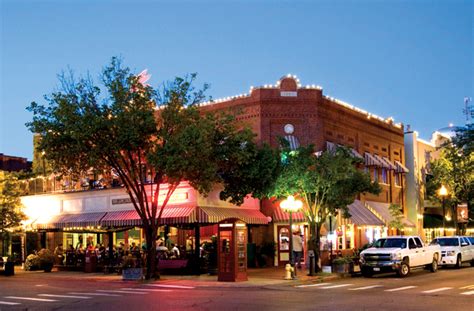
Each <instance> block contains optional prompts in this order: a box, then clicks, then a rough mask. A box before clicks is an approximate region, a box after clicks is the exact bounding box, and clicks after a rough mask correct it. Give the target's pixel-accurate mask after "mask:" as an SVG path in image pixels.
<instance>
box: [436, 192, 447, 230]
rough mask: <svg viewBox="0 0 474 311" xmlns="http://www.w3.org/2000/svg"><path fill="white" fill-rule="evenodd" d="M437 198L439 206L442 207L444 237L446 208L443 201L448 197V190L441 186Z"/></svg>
mask: <svg viewBox="0 0 474 311" xmlns="http://www.w3.org/2000/svg"><path fill="white" fill-rule="evenodd" d="M438 194H439V196H440V197H441V205H442V207H443V235H444V236H446V206H445V199H446V196H447V195H448V189H446V187H445V186H444V185H441V188H440V189H439V191H438Z"/></svg>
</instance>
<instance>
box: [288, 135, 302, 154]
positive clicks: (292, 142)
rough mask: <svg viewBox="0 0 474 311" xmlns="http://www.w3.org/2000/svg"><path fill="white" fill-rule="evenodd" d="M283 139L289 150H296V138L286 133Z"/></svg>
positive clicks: (298, 144) (297, 144) (297, 145)
mask: <svg viewBox="0 0 474 311" xmlns="http://www.w3.org/2000/svg"><path fill="white" fill-rule="evenodd" d="M285 139H286V141H287V142H288V143H289V144H290V150H296V149H298V147H299V146H300V143H299V141H298V138H296V137H295V136H293V135H286V136H285Z"/></svg>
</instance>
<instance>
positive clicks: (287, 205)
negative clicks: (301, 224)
mask: <svg viewBox="0 0 474 311" xmlns="http://www.w3.org/2000/svg"><path fill="white" fill-rule="evenodd" d="M301 207H303V202H301V201H300V200H295V197H294V196H292V195H290V196H288V198H286V200H283V201H281V202H280V208H281V209H282V210H283V211H285V212H287V213H289V214H290V265H291V266H292V267H293V212H296V211H298V210H299V209H300V208H301ZM293 271H294V276H296V270H295V269H293Z"/></svg>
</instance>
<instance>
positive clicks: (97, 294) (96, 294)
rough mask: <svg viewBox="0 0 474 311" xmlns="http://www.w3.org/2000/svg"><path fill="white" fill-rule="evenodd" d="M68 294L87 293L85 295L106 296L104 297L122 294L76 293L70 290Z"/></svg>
mask: <svg viewBox="0 0 474 311" xmlns="http://www.w3.org/2000/svg"><path fill="white" fill-rule="evenodd" d="M68 294H72V295H87V296H106V297H121V296H122V295H117V294H106V293H77V292H71V293H68Z"/></svg>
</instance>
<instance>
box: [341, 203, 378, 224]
mask: <svg viewBox="0 0 474 311" xmlns="http://www.w3.org/2000/svg"><path fill="white" fill-rule="evenodd" d="M347 207H348V208H349V213H350V214H351V218H349V221H350V222H352V223H353V224H355V225H357V226H384V225H385V223H384V222H383V221H382V220H380V219H379V218H378V217H377V216H375V214H374V213H372V212H371V211H370V210H369V209H368V208H367V207H365V205H364V204H363V203H362V202H361V201H359V200H355V201H354V203H352V204H351V205H348V206H347Z"/></svg>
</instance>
